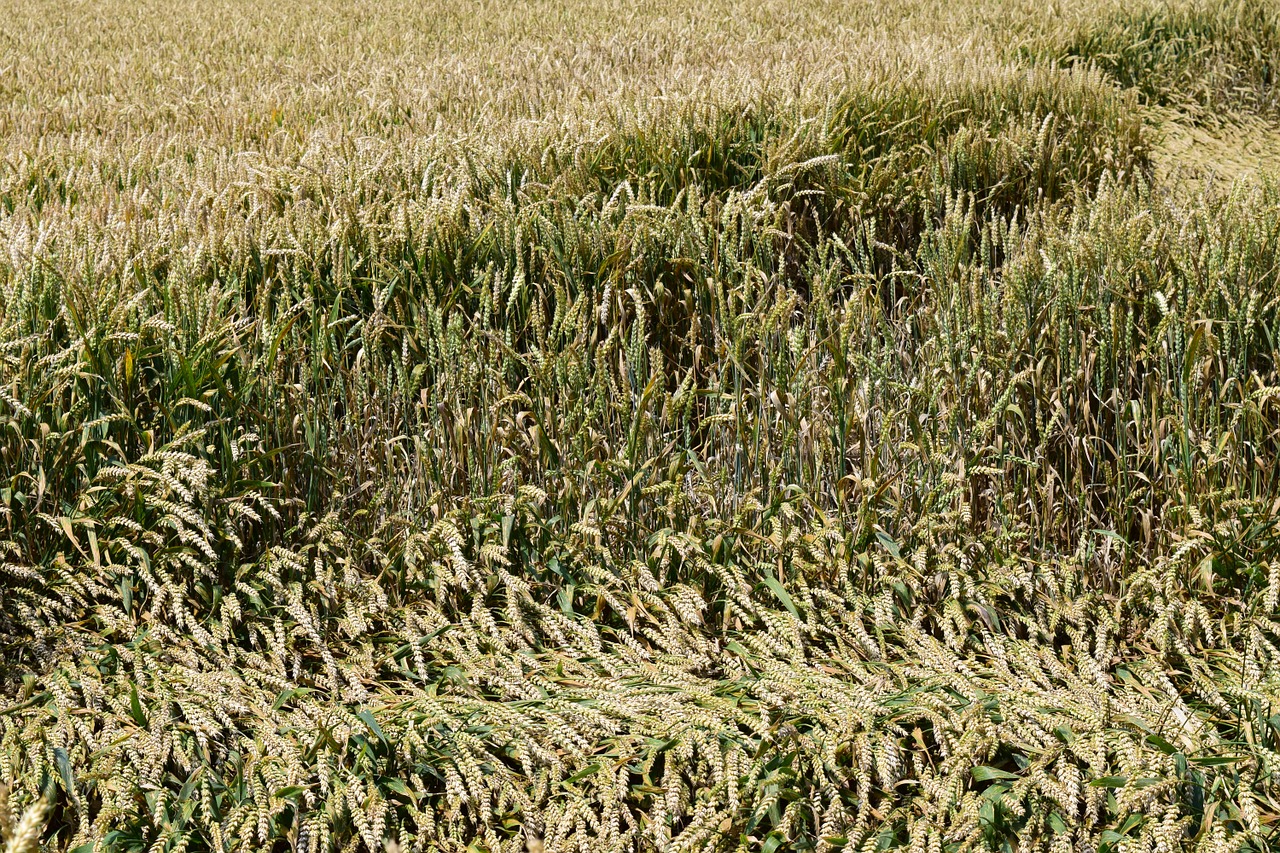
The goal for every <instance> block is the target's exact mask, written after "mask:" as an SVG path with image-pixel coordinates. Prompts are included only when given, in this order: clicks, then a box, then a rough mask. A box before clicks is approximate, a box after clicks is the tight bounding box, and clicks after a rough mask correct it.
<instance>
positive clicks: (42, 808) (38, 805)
mask: <svg viewBox="0 0 1280 853" xmlns="http://www.w3.org/2000/svg"><path fill="white" fill-rule="evenodd" d="M5 800H6V802H5V815H6V817H7V818H12V813H11V812H9V809H8V802H7V801H8V791H7V790H6V792H5ZM48 810H49V803H48V801H47V800H46V799H45V798H44V797H41V798H40V799H38V800H36V801H35V802H34V803H32V804H31V806H30V807H29V808H28V809H27V811H26V813H25V814H23V815H22V820H20V821H18V825H17V826H12V821H11V820H9V821H7V825H8V826H9V827H12V829H13V832H12V833H8V832H6V833H5V835H7V836H8V839H9V842H8V843H7V844H6V845H5V847H4V853H36V851H37V850H39V849H40V834H41V832H42V831H43V830H44V817H45V813H46V812H47V811H48Z"/></svg>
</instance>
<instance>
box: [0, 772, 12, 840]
mask: <svg viewBox="0 0 1280 853" xmlns="http://www.w3.org/2000/svg"><path fill="white" fill-rule="evenodd" d="M12 829H13V812H11V811H10V810H9V786H8V785H0V842H3V841H4V840H5V839H6V838H8V837H9V834H10V831H11V830H12Z"/></svg>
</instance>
